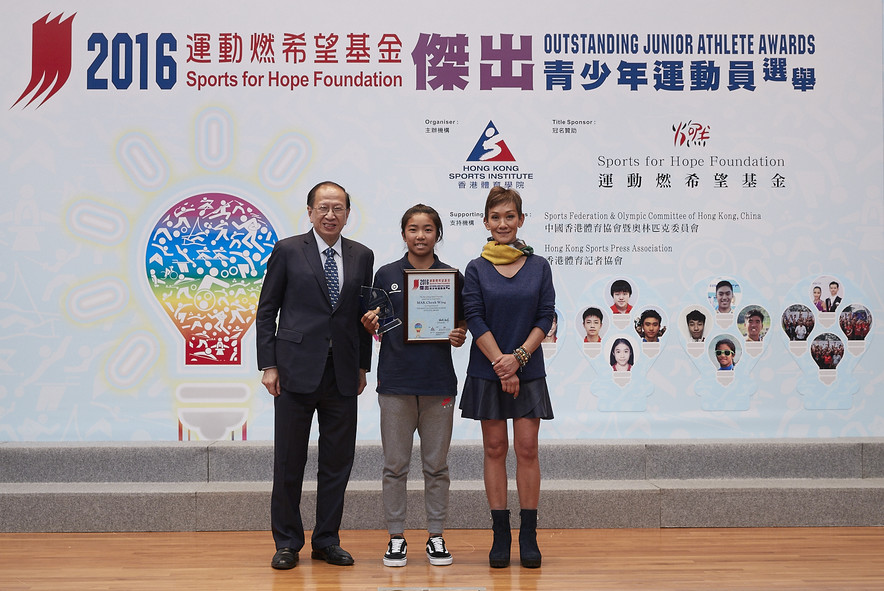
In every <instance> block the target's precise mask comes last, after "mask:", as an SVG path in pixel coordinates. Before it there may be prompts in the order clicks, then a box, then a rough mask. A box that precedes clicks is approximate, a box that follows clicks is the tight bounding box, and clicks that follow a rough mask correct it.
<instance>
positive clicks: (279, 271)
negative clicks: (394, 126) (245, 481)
mask: <svg viewBox="0 0 884 591" xmlns="http://www.w3.org/2000/svg"><path fill="white" fill-rule="evenodd" d="M307 213H308V214H309V216H310V221H311V222H312V224H313V229H312V230H310V231H309V232H307V233H306V234H301V235H299V236H292V237H290V238H286V239H284V240H280V241H279V242H278V243H277V244H276V246H275V247H274V248H273V252H272V254H271V255H270V259H269V260H268V261H267V272H266V274H265V276H264V286H263V288H262V289H261V298H260V300H259V301H258V311H257V317H256V321H255V327H256V332H257V349H258V368H259V369H261V370H263V371H264V375H263V377H262V379H261V383H263V384H264V386H265V387H266V388H267V390H268V392H270V394H272V395H273V396H274V411H275V422H274V461H273V492H272V496H271V501H270V519H271V528H272V530H273V539H274V541H275V543H276V554H275V555H274V556H273V560H272V561H271V566H272V567H273V568H277V569H289V568H293V567H295V566H296V565H297V563H298V552H299V550H300V549H301V548H302V547H303V546H304V542H305V540H304V525H303V522H302V521H301V510H300V504H301V488H302V485H303V481H304V466H305V464H306V461H307V447H308V443H309V439H310V425H311V423H312V421H313V415H314V412H315V413H317V415H318V418H319V458H318V465H319V471H318V475H317V491H316V525H315V527H314V529H313V536H312V539H311V544H312V548H313V551H312V554H311V557H312V558H314V559H317V560H325V561H326V562H328V563H329V564H336V565H341V566H346V565H351V564H353V557H352V556H350V554H349V553H348V552H347V551H346V550H344V549H343V548H341V546H340V536H339V529H340V525H341V517H342V515H343V511H344V492H345V490H346V488H347V481H348V480H349V478H350V469H351V468H352V466H353V456H354V452H355V446H356V409H357V398H356V397H357V395H358V394H361V393H362V390H363V389H364V388H365V373H366V371H368V369H369V368H370V365H371V346H372V345H371V336H370V335H369V334H368V333H367V332H366V331H365V330H364V329H363V328H362V325H361V323H360V321H359V319H360V317H361V316H362V311H361V309H360V305H359V294H360V287H361V286H363V285H371V281H372V273H373V268H372V267H373V265H374V254H373V253H372V251H371V250H369V249H368V248H366V247H365V246H363V245H362V244H359V243H358V242H354V241H352V240H348V239H346V238H342V237H341V231H342V230H343V228H344V226H345V225H346V224H347V218H348V216H349V215H350V196H349V195H348V194H347V192H346V191H345V190H344V188H343V187H341V186H340V185H338V184H337V183H333V182H330V181H326V182H322V183H319V184H318V185H316V186H315V187H313V188H312V189H311V190H310V192H309V193H308V194H307Z"/></svg>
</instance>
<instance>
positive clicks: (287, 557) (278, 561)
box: [270, 548, 298, 570]
mask: <svg viewBox="0 0 884 591" xmlns="http://www.w3.org/2000/svg"><path fill="white" fill-rule="evenodd" d="M297 565H298V553H297V552H294V551H293V550H292V549H291V548H280V549H279V550H277V551H276V554H274V555H273V560H271V561H270V566H272V567H273V568H276V569H279V570H288V569H290V568H295V567H296V566H297Z"/></svg>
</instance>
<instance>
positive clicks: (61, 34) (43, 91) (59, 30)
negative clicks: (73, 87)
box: [12, 13, 77, 108]
mask: <svg viewBox="0 0 884 591" xmlns="http://www.w3.org/2000/svg"><path fill="white" fill-rule="evenodd" d="M76 15H77V14H76V13H74V14H72V15H71V16H69V17H68V18H66V19H65V20H61V16H62V15H58V16H57V17H55V18H54V19H52V20H49V14H48V13H47V14H46V16H44V17H43V18H42V19H39V20H37V21H35V22H34V26H33V30H32V35H33V36H32V39H31V81H30V82H28V86H27V88H25V91H24V92H23V93H21V96H20V97H18V100H17V101H15V103H13V105H12V106H13V107H14V106H15V105H17V104H19V103H20V102H21V101H22V100H24V98H25V97H27V96H29V95H30V94H31V93H33V96H31V100H29V101H28V102H27V103H26V104H25V107H27V106H29V105H30V104H31V103H33V102H34V101H35V100H37V99H38V98H40V97H41V96H44V95H45V97H44V98H43V100H42V101H41V102H40V104H38V105H37V108H39V107H41V106H42V105H43V104H44V103H45V102H46V101H48V100H49V99H50V98H52V95H54V94H55V93H56V92H58V91H59V90H61V87H62V86H64V85H65V82H67V81H68V78H69V77H70V75H71V23H72V22H73V20H74V17H75V16H76Z"/></svg>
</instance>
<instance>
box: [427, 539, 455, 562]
mask: <svg viewBox="0 0 884 591" xmlns="http://www.w3.org/2000/svg"><path fill="white" fill-rule="evenodd" d="M427 558H429V559H430V564H432V565H433V566H447V565H449V564H451V563H452V562H453V561H454V559H453V558H451V553H450V552H449V551H448V549H446V548H445V540H443V539H442V536H433V537H432V538H430V539H429V540H427Z"/></svg>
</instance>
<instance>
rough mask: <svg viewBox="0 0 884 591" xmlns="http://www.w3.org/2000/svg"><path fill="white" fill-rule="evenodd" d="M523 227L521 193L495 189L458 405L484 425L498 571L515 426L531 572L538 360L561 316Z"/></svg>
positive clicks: (542, 405) (470, 303)
mask: <svg viewBox="0 0 884 591" xmlns="http://www.w3.org/2000/svg"><path fill="white" fill-rule="evenodd" d="M524 222H525V214H524V213H522V198H521V196H520V195H519V193H518V192H517V191H514V190H512V189H505V188H503V187H494V188H493V189H491V192H490V193H489V194H488V198H487V199H486V202H485V217H484V223H485V228H486V229H487V230H488V231H489V232H491V238H490V239H489V240H488V242H487V243H486V244H485V247H484V248H483V250H482V254H481V256H480V257H479V258H476V259H474V260H472V261H470V263H469V264H468V265H467V267H466V271H465V273H464V289H463V303H464V315H465V317H466V320H467V326H468V328H469V330H470V333H471V334H472V335H473V342H472V345H471V348H470V361H469V366H468V368H467V377H466V380H465V381H464V389H463V396H462V397H461V402H460V408H461V411H462V416H464V417H466V418H471V419H476V420H479V421H481V422H482V443H483V447H484V452H485V453H484V461H485V464H484V475H485V494H486V496H487V498H488V504H489V507H490V509H491V519H492V531H493V533H494V541H493V543H492V547H491V551H490V552H489V554H488V559H489V563H490V565H491V566H492V567H494V568H502V567H506V566H508V565H509V561H510V545H511V543H512V534H511V532H510V512H509V509H507V473H506V456H507V453H508V451H509V433H508V425H509V423H508V421H509V420H512V423H513V448H514V450H515V453H516V466H517V467H516V488H517V490H518V494H519V505H520V509H521V510H520V517H521V526H520V529H519V556H520V560H521V564H522V566H524V567H527V568H537V567H539V566H540V563H541V554H540V549H539V548H538V546H537V531H536V527H537V505H538V501H539V499H540V463H539V460H538V455H537V447H538V443H537V440H538V431H539V429H540V420H541V419H552V418H553V411H552V404H551V402H550V397H549V390H548V389H547V385H546V369H545V367H544V363H543V355H542V354H537V355H535V354H534V353H535V351H537V349H538V347H539V346H540V343H541V342H542V341H543V339H544V337H545V336H546V334H547V332H548V331H549V329H550V327H551V326H552V322H553V318H554V317H555V290H554V288H553V281H552V271H551V269H550V266H549V263H548V262H547V260H546V259H545V258H543V257H540V256H534V254H533V253H534V251H533V249H532V248H531V247H529V246H527V245H526V244H525V243H524V242H523V241H521V240H519V239H518V237H517V233H518V230H519V228H521V227H522V224H523V223H524Z"/></svg>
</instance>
